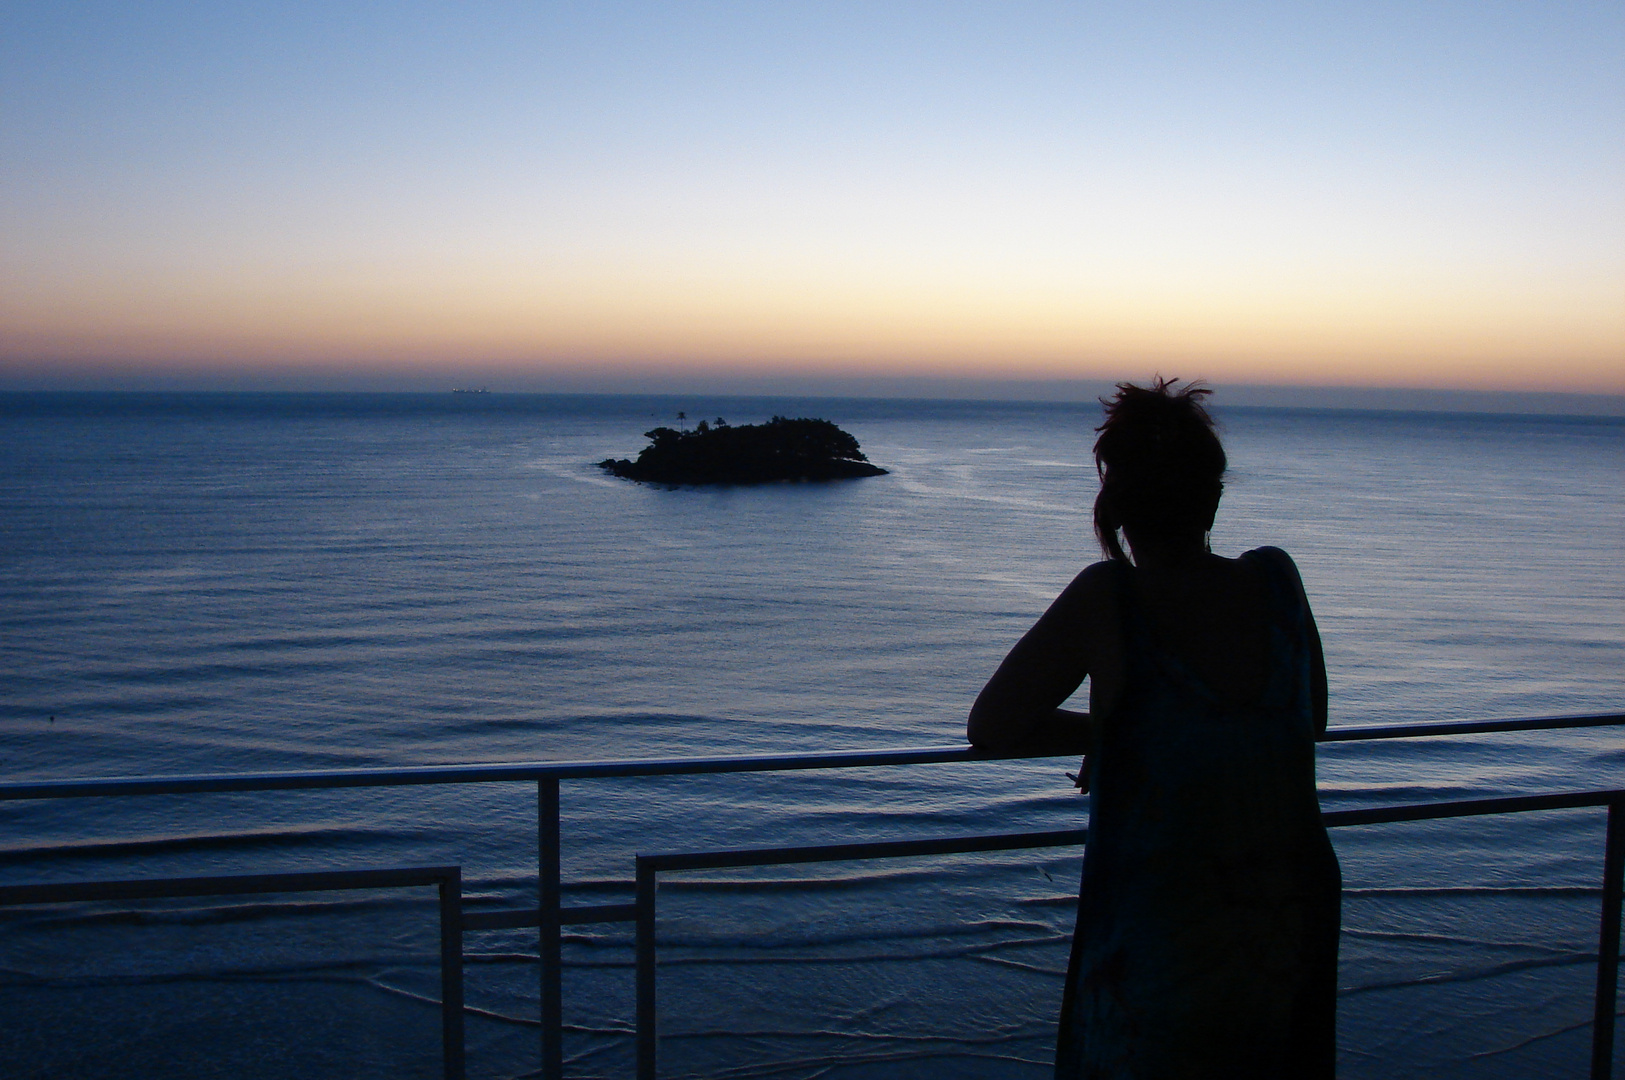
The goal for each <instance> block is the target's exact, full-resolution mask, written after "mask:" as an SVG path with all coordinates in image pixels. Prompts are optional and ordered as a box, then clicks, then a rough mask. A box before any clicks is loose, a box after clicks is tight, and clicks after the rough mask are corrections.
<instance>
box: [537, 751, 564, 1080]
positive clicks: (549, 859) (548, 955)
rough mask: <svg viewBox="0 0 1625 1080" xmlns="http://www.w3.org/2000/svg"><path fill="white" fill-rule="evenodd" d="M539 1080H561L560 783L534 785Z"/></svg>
mask: <svg viewBox="0 0 1625 1080" xmlns="http://www.w3.org/2000/svg"><path fill="white" fill-rule="evenodd" d="M536 867H537V889H536V892H537V904H538V906H539V908H540V911H539V915H540V921H539V924H538V925H539V927H540V930H539V935H538V936H539V939H540V941H539V946H540V954H541V957H540V958H541V975H540V978H541V1020H542V1080H564V972H563V970H562V955H561V949H560V936H561V935H560V932H559V907H560V894H559V781H558V777H556V776H548V777H544V778H543V779H541V780H538V781H536Z"/></svg>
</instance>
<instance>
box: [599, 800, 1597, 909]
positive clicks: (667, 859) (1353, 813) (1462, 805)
mask: <svg viewBox="0 0 1625 1080" xmlns="http://www.w3.org/2000/svg"><path fill="white" fill-rule="evenodd" d="M1613 802H1625V789H1617V790H1611V791H1569V792H1561V793H1558V794H1551V795H1517V796H1511V797H1508V798H1501V799H1464V800H1460V801H1457V802H1444V803H1416V804H1412V805H1408V806H1385V807H1375V808H1372V809H1369V810H1337V811H1332V812H1330V813H1325V814H1322V815H1321V821H1323V822H1324V823H1325V824H1326V826H1327V827H1328V828H1340V827H1344V826H1349V825H1375V824H1380V823H1383V822H1393V821H1428V820H1432V819H1436V818H1457V817H1480V816H1487V815H1491V814H1517V813H1526V812H1529V811H1535V810H1567V809H1574V808H1576V807H1582V806H1607V805H1608V804H1609V803H1613ZM1088 837H1089V830H1088V829H1063V830H1059V831H1056V832H1030V833H993V834H988V835H983V836H946V837H939V838H933V839H929V840H884V841H876V842H872V843H856V844H818V845H810V846H807V847H772V848H733V849H731V850H723V851H686V852H661V853H658V854H653V855H639V856H638V857H637V861H638V865H639V866H643V867H646V868H648V869H649V870H650V871H652V872H654V873H666V872H668V871H672V870H720V869H724V868H728V867H745V866H784V865H788V864H792V863H814V862H847V861H853V862H856V861H860V860H865V859H892V858H900V857H904V856H910V855H954V854H960V853H964V852H972V851H1009V850H1015V849H1019V848H1035V847H1065V846H1068V845H1073V844H1083V843H1087V842H1088ZM628 906H630V907H633V908H634V909H635V907H636V905H628Z"/></svg>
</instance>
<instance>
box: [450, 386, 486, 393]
mask: <svg viewBox="0 0 1625 1080" xmlns="http://www.w3.org/2000/svg"><path fill="white" fill-rule="evenodd" d="M451 392H452V393H454V394H489V393H490V392H491V391H490V390H488V389H486V388H485V387H483V386H482V387H480V388H479V389H478V390H474V389H472V388H464V387H460V386H454V387H452V388H451Z"/></svg>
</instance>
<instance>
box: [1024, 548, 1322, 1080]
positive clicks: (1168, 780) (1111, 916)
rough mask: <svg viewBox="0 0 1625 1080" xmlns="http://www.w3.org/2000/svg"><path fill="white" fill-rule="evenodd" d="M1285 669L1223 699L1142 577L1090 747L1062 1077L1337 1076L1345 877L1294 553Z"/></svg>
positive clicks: (1258, 556) (1283, 573)
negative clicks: (1152, 628) (1139, 603)
mask: <svg viewBox="0 0 1625 1080" xmlns="http://www.w3.org/2000/svg"><path fill="white" fill-rule="evenodd" d="M1242 558H1243V559H1246V560H1249V561H1251V562H1253V563H1254V564H1255V565H1257V566H1258V567H1259V569H1260V570H1261V571H1262V573H1263V576H1264V578H1265V579H1266V581H1267V582H1268V588H1269V606H1268V612H1269V673H1268V676H1267V679H1266V682H1265V686H1264V689H1263V692H1262V693H1261V694H1260V696H1259V697H1258V699H1257V700H1256V701H1253V702H1251V703H1249V704H1246V705H1244V706H1240V707H1232V706H1226V705H1224V704H1223V703H1221V701H1220V700H1219V698H1218V697H1217V696H1216V695H1215V694H1214V693H1213V692H1212V690H1210V689H1209V688H1208V687H1207V686H1206V685H1205V684H1204V683H1203V682H1202V681H1201V679H1199V678H1198V677H1197V676H1196V674H1195V673H1194V672H1192V671H1191V670H1190V669H1189V668H1188V667H1186V666H1185V665H1183V664H1181V663H1180V662H1179V661H1178V660H1177V659H1176V658H1175V657H1173V656H1171V655H1169V653H1168V652H1167V651H1166V650H1163V649H1161V648H1159V647H1158V645H1157V643H1156V641H1155V640H1154V639H1153V637H1152V635H1151V633H1150V632H1149V629H1148V627H1147V624H1146V620H1145V618H1144V616H1143V614H1142V613H1141V612H1139V611H1137V610H1136V609H1135V606H1134V600H1133V594H1132V591H1131V590H1130V589H1129V588H1128V587H1127V586H1128V581H1127V575H1129V574H1131V573H1133V570H1132V569H1131V568H1129V567H1127V566H1121V564H1118V565H1120V566H1121V569H1120V571H1119V572H1120V573H1121V574H1122V575H1123V580H1121V581H1120V582H1119V584H1120V586H1121V587H1120V588H1119V589H1118V590H1117V591H1118V595H1119V596H1120V597H1121V600H1120V604H1121V607H1122V610H1123V633H1124V643H1125V656H1126V658H1127V659H1126V664H1127V671H1126V679H1125V684H1124V691H1123V697H1122V699H1121V703H1120V705H1119V707H1118V708H1117V709H1116V711H1115V712H1114V713H1113V714H1112V715H1111V716H1110V717H1109V718H1107V719H1106V720H1105V721H1103V723H1102V724H1101V733H1100V738H1099V740H1098V743H1097V746H1096V749H1095V752H1094V753H1093V754H1091V755H1090V778H1091V790H1092V792H1093V794H1092V796H1091V810H1090V826H1089V828H1090V832H1089V843H1088V845H1087V847H1086V848H1085V854H1084V860H1083V884H1082V888H1081V890H1080V892H1079V897H1078V925H1077V930H1076V932H1075V933H1074V935H1073V939H1072V959H1071V964H1070V965H1069V969H1068V972H1067V981H1066V991H1065V995H1064V997H1063V1000H1062V1011H1061V1027H1060V1035H1059V1040H1058V1044H1057V1047H1056V1063H1055V1075H1056V1077H1057V1080H1078V1078H1088V1080H1130V1078H1132V1080H1164V1078H1166V1080H1203V1078H1221V1077H1222V1078H1231V1077H1235V1078H1243V1077H1245V1078H1247V1080H1259V1078H1265V1077H1269V1078H1283V1080H1298V1078H1321V1077H1331V1076H1332V1075H1333V1074H1334V1071H1335V1067H1336V1008H1337V999H1336V979H1337V936H1338V926H1339V921H1340V894H1341V878H1340V874H1339V871H1338V866H1337V856H1336V855H1335V854H1334V853H1333V851H1332V846H1331V842H1330V841H1329V840H1328V839H1327V836H1326V830H1325V827H1324V826H1322V825H1321V822H1320V806H1319V802H1318V800H1317V797H1316V791H1315V729H1314V723H1313V719H1312V714H1311V710H1310V681H1309V665H1310V647H1309V637H1308V620H1307V612H1306V611H1305V609H1304V607H1303V604H1302V601H1301V600H1300V598H1299V594H1298V590H1297V587H1296V576H1295V574H1294V573H1293V571H1292V570H1291V569H1290V564H1289V561H1288V560H1287V558H1286V555H1285V553H1284V552H1281V551H1279V550H1278V549H1275V548H1259V549H1257V550H1255V551H1250V552H1248V553H1247V554H1245V555H1243V556H1242Z"/></svg>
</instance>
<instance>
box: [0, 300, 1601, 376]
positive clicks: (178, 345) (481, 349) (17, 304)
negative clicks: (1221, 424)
mask: <svg viewBox="0 0 1625 1080" xmlns="http://www.w3.org/2000/svg"><path fill="white" fill-rule="evenodd" d="M921 276H922V277H923V276H924V275H921ZM1066 284H1070V285H1071V287H1070V288H1067V287H1065V285H1066ZM1416 284H1417V286H1418V287H1416V288H1413V289H1411V290H1408V291H1407V290H1403V289H1399V288H1392V287H1390V288H1382V287H1381V286H1380V283H1373V282H1369V281H1367V282H1359V281H1344V282H1335V283H1331V284H1324V283H1323V284H1320V285H1319V286H1318V287H1314V286H1306V285H1298V286H1292V285H1286V284H1277V285H1274V286H1273V287H1271V286H1270V285H1269V284H1268V283H1264V282H1240V283H1234V282H1232V283H1229V287H1228V288H1220V287H1212V288H1204V287H1202V286H1201V284H1200V283H1197V282H1193V283H1191V284H1190V285H1189V286H1187V288H1185V289H1183V290H1177V291H1176V290H1166V291H1164V292H1163V293H1161V294H1156V293H1153V292H1152V291H1150V290H1148V289H1147V290H1145V291H1139V292H1136V291H1134V290H1133V289H1131V288H1130V287H1128V285H1119V286H1118V287H1116V288H1115V289H1114V288H1112V287H1111V286H1110V284H1109V283H1106V282H1098V281H1078V282H1074V283H1063V284H1059V285H1058V284H1057V283H1055V282H1054V281H1051V282H1048V283H1046V284H1045V285H1044V286H1043V287H1040V286H1038V285H1037V284H1034V285H1032V286H1031V287H1028V288H1015V289H1012V288H1008V287H1007V288H1004V289H1002V290H1001V289H995V288H992V287H990V286H989V285H987V284H986V283H977V282H974V281H969V280H958V281H956V280H945V279H944V276H943V275H940V274H939V275H937V277H936V280H930V279H926V280H919V281H904V282H902V283H901V284H900V283H899V282H897V281H886V280H880V279H876V280H867V281H865V280H861V279H860V280H854V279H853V278H852V277H850V276H849V277H847V278H845V279H842V280H838V281H837V280H832V279H829V278H826V279H823V280H819V279H816V278H812V277H811V276H810V275H805V274H804V275H801V276H800V277H799V278H797V277H794V276H791V275H789V274H781V275H780V276H778V277H777V279H775V278H773V277H770V276H768V275H766V274H763V275H760V276H757V277H756V278H755V279H754V280H750V279H748V278H747V277H746V275H729V276H722V275H715V276H713V277H712V278H711V279H710V280H703V279H701V278H700V277H699V276H698V275H697V274H694V273H692V272H691V273H690V275H689V277H688V278H687V280H681V279H678V278H677V276H676V275H671V276H667V277H664V278H661V277H656V276H654V275H647V276H645V277H643V278H642V279H632V280H616V279H615V278H614V276H612V275H609V274H600V275H597V276H596V277H595V276H594V275H589V274H585V273H583V274H576V275H561V276H559V277H557V278H553V279H551V280H550V279H549V278H548V277H544V276H542V275H539V274H536V273H534V272H532V273H530V274H528V275H521V274H518V273H507V274H498V275H494V276H490V277H486V276H483V275H472V274H470V275H466V276H462V277H457V278H451V279H448V280H444V281H441V282H439V283H438V284H437V285H431V284H430V283H429V282H421V281H420V282H414V281H409V280H402V279H401V278H399V277H397V278H396V279H395V280H389V277H388V275H386V274H383V273H380V274H378V275H377V276H376V277H371V276H366V275H361V274H357V275H356V276H355V277H353V278H352V279H351V280H349V281H343V280H334V279H333V278H332V277H328V278H327V279H326V280H321V279H305V280H295V279H291V278H290V279H284V280H281V281H270V282H263V281H262V282H257V283H254V286H256V287H245V285H244V283H243V282H241V281H225V282H219V283H216V284H214V286H213V287H212V288H211V287H205V286H204V285H202V284H201V283H197V282H189V283H185V284H184V285H183V284H182V283H180V282H170V283H154V282H152V281H151V280H150V279H148V280H146V281H143V282H141V283H139V284H138V285H131V284H130V283H128V282H125V283H112V282H108V283H103V284H101V285H99V286H98V287H95V288H93V289H91V290H87V292H86V293H85V295H82V296H78V297H75V296H72V295H71V294H70V295H67V296H64V295H63V294H62V293H60V292H59V293H57V294H55V295H41V296H35V297H29V296H27V295H26V293H23V294H22V295H19V293H20V292H21V290H13V291H12V293H11V295H10V299H9V300H8V303H7V306H6V308H5V310H4V312H3V314H0V328H3V340H4V343H5V344H4V354H3V358H0V363H5V364H6V365H7V366H13V367H19V368H21V367H42V366H44V365H46V364H51V365H55V366H58V367H65V368H68V369H71V368H73V367H74V366H76V365H77V364H82V363H90V364H95V365H97V366H100V367H103V368H110V369H113V370H120V369H122V370H125V371H128V372H131V373H138V372H140V371H141V370H143V369H144V368H145V367H148V366H151V365H154V364H155V363H156V364H159V365H161V366H166V367H167V368H169V369H180V370H193V371H198V372H206V371H208V370H210V369H211V368H214V367H219V368H224V369H228V370H229V369H232V368H240V367H245V366H246V367H253V366H256V365H277V366H280V367H283V368H290V369H298V368H310V369H312V370H318V369H331V368H340V369H342V368H345V367H357V368H362V369H367V370H375V371H382V372H387V371H389V370H391V369H399V370H401V371H403V372H409V371H430V370H442V371H446V372H456V371H458V370H459V369H463V368H477V369H479V370H482V371H487V372H493V373H495V372H506V373H509V374H512V375H514V376H522V377H529V378H531V379H532V380H534V379H536V378H541V379H544V380H545V377H546V376H547V375H548V374H549V373H550V372H570V373H575V374H579V373H582V372H588V371H591V370H595V369H597V370H606V369H607V370H614V371H617V372H626V373H630V372H638V371H649V372H665V373H668V374H681V373H683V372H685V371H696V372H699V371H703V372H709V373H717V372H727V371H739V372H741V373H753V374H758V375H770V374H774V373H790V372H793V373H798V374H830V375H882V376H898V377H907V376H910V375H923V376H951V377H982V378H1007V379H1051V378H1107V377H1115V376H1118V375H1121V374H1122V373H1123V372H1125V371H1140V370H1145V369H1148V368H1159V369H1178V370H1183V371H1190V372H1198V371H1199V372H1201V373H1202V375H1203V376H1204V377H1207V378H1210V379H1214V380H1222V381H1228V382H1249V383H1280V384H1293V383H1296V384H1308V385H1354V386H1360V385H1364V386H1395V387H1400V386H1404V387H1450V388H1457V389H1496V390H1558V391H1562V390H1569V391H1581V392H1604V393H1625V360H1622V358H1625V300H1621V299H1620V298H1619V297H1617V296H1611V295H1607V293H1608V292H1610V291H1612V290H1596V289H1593V290H1590V292H1591V294H1590V295H1587V291H1586V290H1583V289H1579V288H1576V289H1571V290H1568V291H1566V292H1563V293H1562V294H1561V295H1552V296H1539V295H1536V296H1530V295H1529V294H1528V293H1527V292H1525V293H1524V294H1523V295H1516V294H1513V295H1508V293H1509V292H1510V290H1507V289H1497V288H1495V287H1493V286H1494V284H1495V283H1490V284H1489V286H1488V287H1482V288H1480V289H1477V290H1467V289H1462V288H1459V287H1458V288H1457V289H1455V290H1447V289H1443V288H1437V287H1435V288H1433V289H1427V288H1426V283H1416ZM1599 292H1601V293H1602V295H1597V293H1599ZM1452 293H1453V294H1452Z"/></svg>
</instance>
